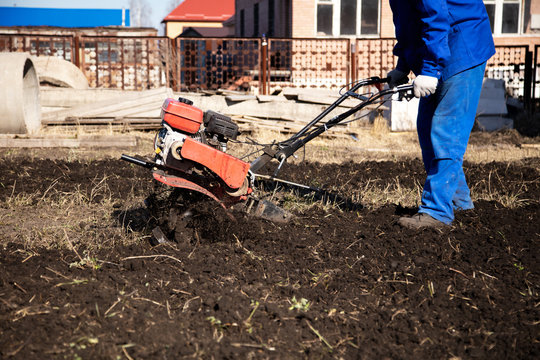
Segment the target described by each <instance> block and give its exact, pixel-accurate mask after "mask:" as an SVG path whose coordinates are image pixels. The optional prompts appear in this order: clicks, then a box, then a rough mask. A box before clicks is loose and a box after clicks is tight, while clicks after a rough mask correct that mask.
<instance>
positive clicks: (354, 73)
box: [350, 39, 356, 84]
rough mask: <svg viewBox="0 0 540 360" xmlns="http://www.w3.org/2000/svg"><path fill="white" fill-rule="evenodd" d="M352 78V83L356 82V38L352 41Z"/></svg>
mask: <svg viewBox="0 0 540 360" xmlns="http://www.w3.org/2000/svg"><path fill="white" fill-rule="evenodd" d="M350 67H351V79H350V83H351V84H352V83H354V82H355V81H356V39H353V40H352V41H351V63H350Z"/></svg>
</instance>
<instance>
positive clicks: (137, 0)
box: [129, 0, 152, 27]
mask: <svg viewBox="0 0 540 360" xmlns="http://www.w3.org/2000/svg"><path fill="white" fill-rule="evenodd" d="M129 10H130V17H131V26H134V27H152V18H151V17H152V7H151V6H150V5H149V4H148V2H147V1H146V0H129Z"/></svg>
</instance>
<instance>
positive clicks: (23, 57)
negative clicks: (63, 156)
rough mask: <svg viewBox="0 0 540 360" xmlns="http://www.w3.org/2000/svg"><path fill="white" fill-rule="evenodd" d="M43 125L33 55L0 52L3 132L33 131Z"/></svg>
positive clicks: (29, 132) (0, 97)
mask: <svg viewBox="0 0 540 360" xmlns="http://www.w3.org/2000/svg"><path fill="white" fill-rule="evenodd" d="M40 128H41V106H40V100H39V80H38V76H37V73H36V69H35V68H34V64H33V63H32V59H31V58H30V55H29V54H26V53H0V133H4V134H25V133H28V134H34V133H36V132H38V131H39V129H40Z"/></svg>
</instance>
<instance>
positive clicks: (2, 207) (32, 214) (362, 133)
mask: <svg viewBox="0 0 540 360" xmlns="http://www.w3.org/2000/svg"><path fill="white" fill-rule="evenodd" d="M52 129H54V128H52ZM87 131H88V130H85V128H79V129H76V130H75V132H74V133H71V134H70V133H69V132H66V130H65V129H64V130H60V129H56V130H50V132H49V133H47V134H45V135H46V136H63V137H67V136H81V135H85V134H87ZM101 131H105V132H106V135H111V134H117V135H118V136H122V135H123V133H115V132H114V131H112V130H111V129H102V130H101ZM129 135H130V136H133V135H136V136H138V137H140V139H142V141H141V144H142V145H141V146H140V147H139V148H132V149H121V148H120V149H119V148H108V149H1V150H0V156H2V157H4V158H10V157H18V156H29V157H31V158H53V159H65V160H68V161H76V160H79V161H88V160H94V159H103V158H119V157H120V155H121V154H122V153H128V154H140V155H149V154H151V153H152V151H153V148H152V140H153V136H154V133H153V132H130V133H129ZM473 136H475V135H474V134H473ZM251 137H252V138H255V139H257V141H258V142H260V143H271V142H272V141H274V140H283V139H286V138H287V137H288V136H287V135H283V134H279V133H278V132H270V131H265V132H261V133H258V134H254V135H253V136H251ZM241 140H246V137H244V136H243V137H241ZM528 141H531V140H530V139H528ZM230 147H231V151H232V153H233V154H235V155H237V156H240V155H241V154H246V153H249V152H252V151H254V150H256V147H255V146H253V145H247V144H231V146H230ZM296 155H297V158H296V159H294V158H291V159H290V162H293V163H294V162H299V161H303V160H308V161H311V162H318V163H340V162H343V161H354V162H362V161H368V160H392V161H400V160H403V159H410V158H418V157H419V155H420V149H419V146H418V143H417V139H416V134H414V133H391V132H389V131H388V127H387V126H386V123H385V122H382V121H375V125H374V126H373V127H371V128H367V127H366V128H358V129H357V134H356V137H355V139H353V138H352V137H351V138H339V139H328V138H323V137H320V138H317V139H315V140H314V141H312V142H311V143H309V144H308V146H306V148H305V149H300V150H299V151H298V153H297V154H296ZM254 157H255V156H252V157H251V159H253V158H254ZM529 157H540V148H538V147H534V146H533V147H518V146H515V145H511V144H509V143H507V142H506V143H505V142H503V143H493V144H489V143H486V144H485V145H471V146H470V147H469V149H468V152H467V155H466V160H467V161H469V162H472V163H486V162H492V161H497V162H513V161H519V160H522V159H525V158H529ZM107 180H108V179H107V178H106V177H105V178H103V179H96V180H95V183H94V187H93V189H92V190H91V191H90V192H89V193H88V194H87V193H86V192H82V191H80V190H79V189H73V191H72V192H70V193H60V192H59V191H57V190H56V189H55V184H54V183H52V184H51V185H50V186H49V188H48V189H47V190H46V191H45V193H44V194H43V195H39V196H37V195H27V194H18V193H13V194H11V196H10V197H9V198H8V199H7V200H6V201H5V202H4V203H2V204H0V227H1V228H2V234H3V235H7V236H8V238H11V239H12V241H16V242H20V243H24V244H26V245H27V246H28V247H29V248H33V247H36V246H42V247H46V248H51V247H58V248H70V247H71V246H75V247H77V246H78V244H84V247H85V248H89V249H90V250H92V249H98V248H100V247H103V246H105V247H108V246H115V245H120V244H124V245H127V244H133V243H137V242H140V241H142V240H144V239H145V236H146V235H145V234H143V233H141V232H138V231H135V230H133V229H131V228H130V227H129V226H128V227H127V228H126V227H123V226H122V225H121V224H120V223H119V221H118V219H117V218H115V216H117V215H115V214H118V213H119V212H122V211H124V213H125V212H127V211H128V210H131V209H134V208H138V207H141V204H142V201H143V199H142V198H140V197H136V196H135V195H133V194H126V196H125V198H124V199H122V201H120V202H119V199H114V198H113V197H112V195H111V191H110V189H109V188H108V185H107ZM374 180H375V179H374ZM526 186H527V184H519V183H512V184H508V183H505V182H504V181H502V180H501V179H500V178H499V176H498V174H497V173H492V174H490V175H489V176H488V178H486V179H483V180H481V181H480V182H478V183H471V184H470V187H471V190H472V194H473V200H474V201H478V200H488V201H491V200H495V201H498V202H499V203H500V204H501V205H502V206H504V207H508V208H517V207H520V206H523V205H525V204H528V203H530V202H534V201H538V199H527V198H526V195H525V194H526ZM334 190H335V191H337V192H339V184H338V185H337V187H336V189H334ZM421 192H422V184H421V183H419V182H418V183H416V184H414V186H413V187H412V188H411V187H406V186H403V185H402V184H401V183H400V179H399V177H395V178H389V179H385V181H384V183H383V184H382V185H381V182H376V181H368V182H366V183H365V184H364V185H363V187H362V188H360V189H357V190H356V191H355V192H354V193H352V194H349V195H350V196H351V197H352V200H353V201H355V202H358V203H361V204H363V205H365V206H367V207H368V208H377V207H380V206H385V205H389V204H401V205H402V206H406V207H415V206H417V205H418V203H419V199H420V195H421ZM97 196H99V197H100V199H101V200H100V202H99V203H96V202H95V201H93V200H94V199H95V198H96V197H97ZM283 196H285V199H284V200H285V204H286V207H287V208H288V209H289V210H293V211H300V212H301V211H303V210H305V209H306V208H307V207H310V206H322V207H333V206H336V204H333V203H328V202H326V203H323V202H321V201H311V200H310V199H309V198H308V199H305V198H298V197H296V196H294V195H293V194H285V195H283ZM281 200H283V199H281ZM119 203H121V204H120V205H119ZM119 206H120V208H119Z"/></svg>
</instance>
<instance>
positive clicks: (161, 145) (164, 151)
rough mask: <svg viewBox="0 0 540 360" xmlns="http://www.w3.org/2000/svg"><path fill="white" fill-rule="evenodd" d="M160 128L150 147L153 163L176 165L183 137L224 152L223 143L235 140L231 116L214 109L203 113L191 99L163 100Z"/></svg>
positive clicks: (235, 131)
mask: <svg viewBox="0 0 540 360" xmlns="http://www.w3.org/2000/svg"><path fill="white" fill-rule="evenodd" d="M161 120H162V125H163V128H162V129H161V130H160V131H159V133H158V134H157V135H156V138H155V140H154V150H155V152H156V163H158V164H162V165H165V164H166V165H168V166H173V167H178V166H180V164H179V163H178V162H179V161H181V160H182V156H181V150H182V146H183V144H184V142H185V141H186V139H187V138H191V139H193V140H195V141H198V142H200V143H203V144H205V145H208V146H211V147H213V148H215V149H217V150H219V151H222V152H226V151H227V142H228V141H229V140H230V139H232V140H236V138H237V136H238V134H239V131H238V125H236V124H235V123H234V122H232V120H231V118H230V117H228V116H225V115H222V114H219V113H217V112H215V111H210V110H209V111H206V112H203V111H202V110H201V109H198V108H197V107H195V106H193V102H192V101H191V100H188V99H185V98H179V99H178V100H174V99H171V98H168V99H166V100H165V101H164V102H163V105H162V107H161Z"/></svg>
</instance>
